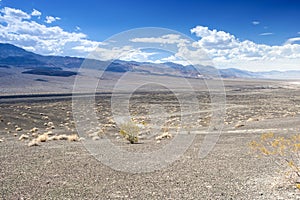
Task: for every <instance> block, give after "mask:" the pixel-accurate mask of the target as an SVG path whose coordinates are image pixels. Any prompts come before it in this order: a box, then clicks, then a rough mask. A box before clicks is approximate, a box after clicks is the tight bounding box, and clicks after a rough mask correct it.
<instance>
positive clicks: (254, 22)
mask: <svg viewBox="0 0 300 200" xmlns="http://www.w3.org/2000/svg"><path fill="white" fill-rule="evenodd" d="M252 24H253V25H258V24H260V22H259V21H253V22H252Z"/></svg>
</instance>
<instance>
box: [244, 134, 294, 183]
mask: <svg viewBox="0 0 300 200" xmlns="http://www.w3.org/2000/svg"><path fill="white" fill-rule="evenodd" d="M250 148H251V150H252V152H254V153H256V154H258V155H262V156H268V157H271V158H272V159H273V160H274V163H276V164H278V165H280V166H281V167H283V166H286V167H287V168H288V169H289V170H288V172H287V175H289V176H288V177H289V180H290V181H291V182H292V183H293V184H295V185H296V187H297V188H298V189H300V157H299V151H300V134H297V135H293V136H291V137H282V136H275V135H274V133H265V134H262V135H261V137H260V139H259V140H256V141H251V142H250Z"/></svg>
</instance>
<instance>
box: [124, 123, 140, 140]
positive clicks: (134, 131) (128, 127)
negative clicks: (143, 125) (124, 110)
mask: <svg viewBox="0 0 300 200" xmlns="http://www.w3.org/2000/svg"><path fill="white" fill-rule="evenodd" d="M139 132H140V129H139V127H138V126H137V125H135V124H134V123H133V122H131V121H130V122H126V123H123V124H122V125H121V126H120V134H121V135H122V136H123V137H124V138H125V139H126V140H128V141H129V142H130V143H131V144H133V143H137V142H138V135H139Z"/></svg>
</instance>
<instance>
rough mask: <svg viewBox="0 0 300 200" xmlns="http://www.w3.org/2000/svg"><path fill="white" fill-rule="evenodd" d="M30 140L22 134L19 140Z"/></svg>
mask: <svg viewBox="0 0 300 200" xmlns="http://www.w3.org/2000/svg"><path fill="white" fill-rule="evenodd" d="M28 138H29V136H28V135H25V134H22V135H21V136H20V137H19V140H27V139H28Z"/></svg>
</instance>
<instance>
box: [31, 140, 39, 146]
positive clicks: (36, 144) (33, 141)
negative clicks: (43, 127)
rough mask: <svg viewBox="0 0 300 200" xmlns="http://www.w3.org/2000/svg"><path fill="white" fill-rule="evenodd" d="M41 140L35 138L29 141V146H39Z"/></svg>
mask: <svg viewBox="0 0 300 200" xmlns="http://www.w3.org/2000/svg"><path fill="white" fill-rule="evenodd" d="M39 145H40V144H39V142H38V141H37V140H36V139H33V140H31V141H30V142H29V143H28V146H29V147H32V146H39Z"/></svg>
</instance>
